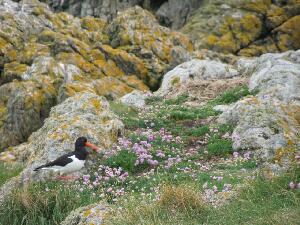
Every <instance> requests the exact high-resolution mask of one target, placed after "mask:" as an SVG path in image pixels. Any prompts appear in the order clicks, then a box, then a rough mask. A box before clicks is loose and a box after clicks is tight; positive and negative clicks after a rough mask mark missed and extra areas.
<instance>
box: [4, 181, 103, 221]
mask: <svg viewBox="0 0 300 225" xmlns="http://www.w3.org/2000/svg"><path fill="white" fill-rule="evenodd" d="M97 200H99V197H97V196H93V195H92V193H91V192H90V191H87V190H84V191H82V192H80V193H79V191H78V190H76V189H74V188H72V187H68V185H65V184H64V183H61V182H47V183H37V184H34V185H31V186H29V187H26V188H23V189H21V190H20V189H18V190H16V191H15V192H14V193H12V195H11V197H10V199H9V200H7V201H6V202H5V207H1V208H0V224H1V225H2V224H3V225H6V224H9V225H20V224H24V225H53V224H59V223H60V222H61V221H62V220H63V219H64V218H65V217H66V216H67V215H68V213H70V212H71V211H72V210H74V209H76V208H78V207H81V206H84V205H88V204H90V203H92V202H96V201H97Z"/></svg>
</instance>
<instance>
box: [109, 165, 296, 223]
mask: <svg viewBox="0 0 300 225" xmlns="http://www.w3.org/2000/svg"><path fill="white" fill-rule="evenodd" d="M297 179H298V180H299V179H300V171H299V170H297V171H293V172H290V173H288V174H284V175H283V176H281V177H279V178H276V179H274V180H271V181H270V180H267V179H264V178H262V177H260V176H259V177H258V178H257V179H256V180H255V181H254V182H252V183H250V184H249V185H248V186H247V187H246V188H244V189H243V190H242V191H241V193H240V195H239V197H238V198H236V199H235V200H233V201H232V202H231V203H229V204H226V205H224V206H222V207H220V208H216V209H215V208H213V207H208V208H206V207H205V206H203V204H200V202H201V200H197V202H199V203H198V204H197V206H196V207H192V208H189V207H185V205H189V204H192V203H193V202H195V201H196V200H195V199H194V198H192V197H191V196H190V195H189V197H187V198H184V199H182V196H183V195H185V193H186V189H182V190H181V191H178V193H177V194H170V193H168V192H166V191H163V192H162V193H161V195H162V198H163V199H166V198H167V197H168V196H170V195H171V197H172V198H170V197H169V198H167V199H172V201H164V202H165V204H164V205H162V204H161V200H159V201H158V202H149V201H147V200H145V201H141V200H140V199H127V200H126V201H124V202H123V204H122V205H121V206H122V207H123V208H124V209H125V210H124V211H122V213H117V214H115V215H114V217H113V218H111V219H110V220H109V221H108V224H114V225H121V224H122V225H127V224H128V225H129V224H131V225H134V224H149V225H150V224H161V225H162V224H182V225H188V224H212V225H213V224H218V225H219V224H221V225H232V224H255V225H258V224H270V225H271V224H278V225H280V224H290V225H292V224H299V221H300V190H288V188H287V184H288V182H290V181H291V180H297ZM189 190H193V188H189ZM181 192H182V193H181ZM193 195H194V196H198V194H197V191H195V192H194V193H193ZM166 196H167V197H166ZM174 205H175V206H176V207H174ZM181 206H183V207H181Z"/></svg>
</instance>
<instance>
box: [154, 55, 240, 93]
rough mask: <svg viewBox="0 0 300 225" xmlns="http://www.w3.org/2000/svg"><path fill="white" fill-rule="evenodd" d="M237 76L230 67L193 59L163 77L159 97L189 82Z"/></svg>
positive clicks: (215, 62) (210, 61) (219, 63)
mask: <svg viewBox="0 0 300 225" xmlns="http://www.w3.org/2000/svg"><path fill="white" fill-rule="evenodd" d="M237 75H239V74H238V72H237V71H236V70H235V68H234V67H233V66H231V65H228V64H224V63H221V62H218V61H212V60H199V59H193V60H191V61H188V62H185V63H183V64H181V65H179V66H177V67H175V68H174V69H173V70H171V71H169V72H168V73H166V74H165V75H164V78H163V81H162V84H161V87H160V89H159V90H158V91H157V94H159V95H166V94H167V93H169V92H170V91H171V90H172V89H174V88H178V86H181V85H182V84H184V83H187V82H188V81H189V80H192V81H196V80H214V79H226V78H232V77H235V76H237Z"/></svg>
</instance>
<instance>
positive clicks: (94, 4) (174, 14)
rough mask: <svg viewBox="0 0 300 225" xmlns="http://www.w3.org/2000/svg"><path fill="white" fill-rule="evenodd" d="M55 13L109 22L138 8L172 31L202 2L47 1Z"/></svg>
mask: <svg viewBox="0 0 300 225" xmlns="http://www.w3.org/2000/svg"><path fill="white" fill-rule="evenodd" d="M46 2H47V3H48V4H49V5H50V6H51V7H52V8H53V9H54V10H55V11H66V12H68V13H70V14H72V15H74V16H77V17H85V16H93V17H100V18H102V19H104V20H106V21H108V22H109V21H111V20H113V19H114V18H116V17H117V16H118V14H120V13H121V12H122V11H124V10H126V9H128V8H131V7H134V6H140V7H143V8H144V9H147V10H149V11H152V12H154V14H155V15H156V17H157V19H158V21H159V22H160V23H161V24H162V25H164V26H168V27H170V28H172V29H178V28H180V27H182V26H183V25H184V24H185V23H186V20H187V18H188V17H189V16H190V15H191V14H192V12H193V11H194V10H196V9H198V8H199V7H200V6H201V4H202V1H199V0H165V1H155V0H127V1H119V0H118V1H111V0H94V1H91V0H79V1H78V0H77V1H74V0H64V1H61V0H47V1H46Z"/></svg>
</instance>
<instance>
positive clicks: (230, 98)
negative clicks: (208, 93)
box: [211, 85, 253, 105]
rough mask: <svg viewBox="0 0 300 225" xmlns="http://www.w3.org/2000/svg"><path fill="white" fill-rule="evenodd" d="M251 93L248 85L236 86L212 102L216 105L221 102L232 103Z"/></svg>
mask: <svg viewBox="0 0 300 225" xmlns="http://www.w3.org/2000/svg"><path fill="white" fill-rule="evenodd" d="M251 94H253V93H251V92H250V91H249V89H248V87H247V86H246V85H243V86H238V87H236V88H233V89H230V90H228V91H226V92H224V93H223V94H222V95H220V96H219V97H217V98H215V99H214V100H212V101H211V102H212V103H213V104H214V105H220V104H230V103H233V102H237V101H238V100H239V99H241V98H242V97H245V96H247V95H251Z"/></svg>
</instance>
